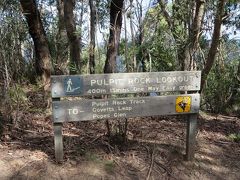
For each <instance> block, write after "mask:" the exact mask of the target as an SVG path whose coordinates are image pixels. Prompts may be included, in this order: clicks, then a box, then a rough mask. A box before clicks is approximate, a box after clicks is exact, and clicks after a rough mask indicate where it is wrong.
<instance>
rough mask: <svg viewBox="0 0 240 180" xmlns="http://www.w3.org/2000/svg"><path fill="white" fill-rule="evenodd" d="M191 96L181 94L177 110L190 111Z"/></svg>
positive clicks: (178, 98)
mask: <svg viewBox="0 0 240 180" xmlns="http://www.w3.org/2000/svg"><path fill="white" fill-rule="evenodd" d="M190 110H191V96H179V97H177V98H176V112H179V113H181V112H190Z"/></svg>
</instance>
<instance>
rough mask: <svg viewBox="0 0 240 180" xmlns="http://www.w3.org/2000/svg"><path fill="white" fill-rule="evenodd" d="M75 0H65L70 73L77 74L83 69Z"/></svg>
mask: <svg viewBox="0 0 240 180" xmlns="http://www.w3.org/2000/svg"><path fill="white" fill-rule="evenodd" d="M75 5H76V1H75V0H64V20H65V26H66V30H67V36H68V41H69V46H70V73H71V74H76V73H77V72H78V71H81V57H80V52H81V49H80V48H81V47H80V39H79V38H80V37H79V35H78V33H77V30H76V22H75V18H74V12H73V11H74V9H75Z"/></svg>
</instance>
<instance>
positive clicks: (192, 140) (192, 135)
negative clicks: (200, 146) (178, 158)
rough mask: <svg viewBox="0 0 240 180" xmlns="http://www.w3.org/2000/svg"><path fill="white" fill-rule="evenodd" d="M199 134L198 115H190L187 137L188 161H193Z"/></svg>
mask: <svg viewBox="0 0 240 180" xmlns="http://www.w3.org/2000/svg"><path fill="white" fill-rule="evenodd" d="M196 134H197V114H191V115H188V119H187V137H186V160H187V161H192V160H193V158H194V153H195V145H196Z"/></svg>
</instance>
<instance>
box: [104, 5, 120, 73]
mask: <svg viewBox="0 0 240 180" xmlns="http://www.w3.org/2000/svg"><path fill="white" fill-rule="evenodd" d="M123 1H124V0H112V1H111V5H110V35H109V41H108V47H107V59H106V63H105V67H104V72H105V73H114V72H116V57H117V52H118V46H119V41H120V34H121V28H122V8H123Z"/></svg>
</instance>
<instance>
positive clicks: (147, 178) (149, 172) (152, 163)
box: [146, 145, 155, 180]
mask: <svg viewBox="0 0 240 180" xmlns="http://www.w3.org/2000/svg"><path fill="white" fill-rule="evenodd" d="M154 152H155V145H154V147H153V150H152V153H151V164H150V167H149V170H148V174H147V177H146V180H149V178H150V176H151V172H152V169H153V165H154Z"/></svg>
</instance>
